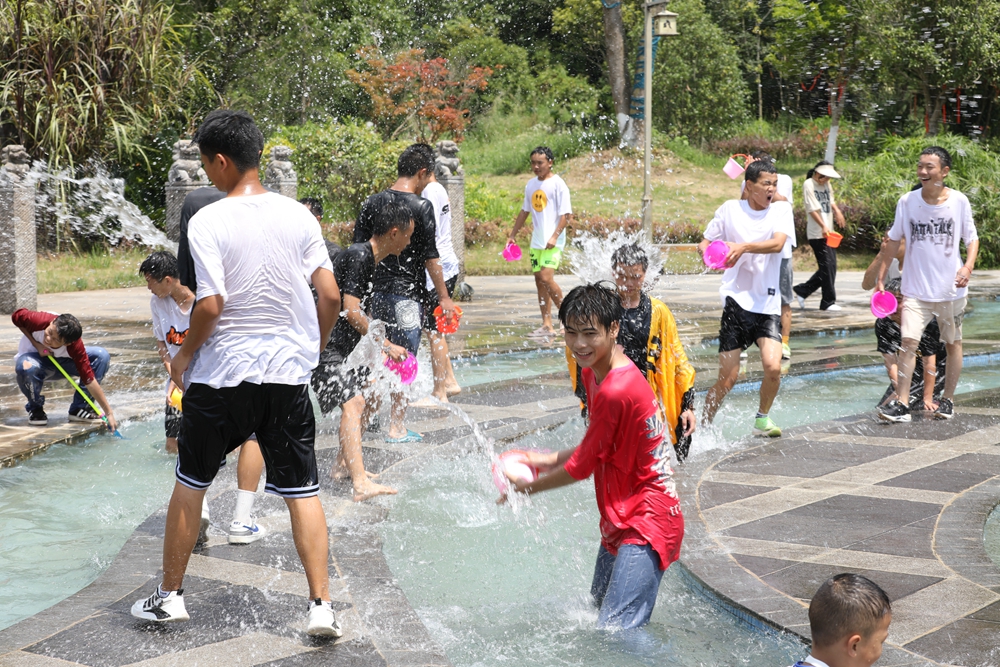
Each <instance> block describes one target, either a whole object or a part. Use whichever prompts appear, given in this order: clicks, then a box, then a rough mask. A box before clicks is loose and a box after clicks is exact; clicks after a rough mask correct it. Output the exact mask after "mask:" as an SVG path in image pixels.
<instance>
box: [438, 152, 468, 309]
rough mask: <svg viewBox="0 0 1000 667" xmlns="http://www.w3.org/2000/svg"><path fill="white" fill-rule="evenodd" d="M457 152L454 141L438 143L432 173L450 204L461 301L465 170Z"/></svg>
mask: <svg viewBox="0 0 1000 667" xmlns="http://www.w3.org/2000/svg"><path fill="white" fill-rule="evenodd" d="M458 151H459V148H458V144H456V143H455V142H454V141H439V142H438V143H437V149H436V150H435V153H436V154H437V159H436V161H435V164H434V172H435V175H436V176H437V179H438V182H439V183H441V185H443V186H444V189H445V190H447V191H448V199H449V201H450V203H451V242H452V245H453V246H454V247H455V254H456V255H458V266H459V269H458V282H457V283H456V285H455V298H456V299H461V298H462V296H463V295H464V294H465V292H466V289H465V288H463V287H462V285H464V283H465V170H464V169H462V165H461V163H460V162H459V159H458ZM470 296H471V293H470ZM463 300H464V299H463Z"/></svg>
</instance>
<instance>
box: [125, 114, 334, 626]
mask: <svg viewBox="0 0 1000 667" xmlns="http://www.w3.org/2000/svg"><path fill="white" fill-rule="evenodd" d="M195 141H196V142H197V143H198V145H199V148H200V149H201V159H202V163H203V165H204V167H205V172H206V173H207V174H208V176H209V178H210V179H211V180H212V182H213V183H214V184H215V185H216V186H217V187H218V188H220V189H221V190H224V191H225V192H226V193H227V197H226V198H225V199H223V200H221V201H218V202H216V203H214V204H212V205H210V206H206V207H205V208H204V209H202V210H201V211H199V212H198V214H197V215H195V216H194V217H193V218H192V219H191V222H190V228H189V230H188V232H189V240H190V246H191V253H192V255H193V258H194V263H195V269H196V272H197V280H198V290H197V295H198V301H197V303H196V305H195V307H194V310H193V311H192V314H191V323H190V328H189V330H188V334H187V336H186V337H185V339H184V343H183V344H182V345H181V349H180V351H179V352H178V353H177V354H176V355H175V356H174V358H173V360H172V363H171V368H170V370H171V379H172V380H173V381H174V384H176V385H178V386H181V385H184V386H185V388H186V390H185V396H184V413H183V424H182V429H181V437H180V439H179V440H178V463H177V471H176V477H177V482H176V484H175V485H174V490H173V494H172V495H171V498H170V504H169V506H168V509H167V523H166V530H165V535H164V541H163V580H162V583H161V584H160V585H158V586H157V588H156V591H154V592H153V594H152V595H150V596H149V597H148V598H146V599H144V600H138V601H136V603H135V604H134V605H133V606H132V610H131V611H132V615H133V616H136V617H138V618H141V619H144V620H147V621H152V622H156V623H167V622H175V621H186V620H188V618H189V616H188V613H187V610H186V609H185V605H184V598H183V590H182V589H181V585H182V584H183V580H184V573H185V570H186V569H187V565H188V560H189V559H190V556H191V550H192V548H193V547H194V545H195V541H196V540H197V537H198V525H199V520H198V519H199V515H200V510H201V505H202V499H203V497H204V494H205V490H206V489H207V488H208V486H209V485H210V484H211V483H212V480H213V479H214V477H215V475H216V474H217V472H218V469H219V461H220V460H221V459H222V457H223V456H225V454H226V453H227V452H229V451H232V450H233V449H235V448H236V447H238V446H239V445H241V444H243V442H244V441H245V440H246V439H247V438H248V437H249V435H250V434H251V433H256V434H257V438H258V442H259V443H260V449H261V453H262V454H263V456H264V461H265V465H266V467H267V485H266V487H265V488H266V490H267V491H268V492H269V493H273V494H275V495H278V496H281V497H282V498H284V500H285V503H286V505H287V506H288V510H289V514H290V515H291V525H292V535H293V538H294V541H295V546H296V550H297V551H298V554H299V558H300V560H301V561H302V565H303V569H304V570H305V574H306V580H307V582H308V586H309V598H310V599H311V600H312V602H311V603H310V606H309V613H308V620H307V623H308V625H307V632H308V633H309V634H310V635H319V636H334V637H337V636H340V634H341V630H340V626H339V624H338V623H337V619H336V616H335V615H334V612H333V608H332V607H331V606H330V592H329V571H328V559H329V554H328V549H329V544H328V540H327V527H326V517H325V514H324V512H323V507H322V504H321V503H320V500H319V498H318V496H317V495H316V494H317V493H318V491H319V478H318V474H317V470H316V453H315V448H314V445H315V434H316V423H315V417H314V415H313V410H312V403H311V402H310V399H309V378H310V375H311V373H312V369H313V368H315V366H316V363H317V362H318V361H319V354H320V351H321V350H322V349H323V347H325V345H326V341H327V339H328V338H329V336H330V332H331V330H332V329H333V325H334V322H335V321H336V319H337V315H338V313H339V311H340V294H339V290H338V288H337V285H336V280H335V278H334V276H333V270H332V269H333V267H332V265H331V264H330V258H329V255H328V253H327V250H326V245H325V244H324V242H323V236H322V234H321V232H320V227H319V223H317V222H316V219H315V218H314V217H313V216H312V215H311V214H310V213H309V212H308V211H307V210H306V208H305V207H303V206H302V205H301V204H299V203H298V202H296V201H295V200H293V199H289V198H287V197H282V196H281V195H278V194H274V193H271V192H268V191H267V190H265V189H264V187H263V186H262V185H261V183H260V180H259V178H258V168H259V164H260V154H261V151H262V150H263V146H264V137H263V135H262V134H261V132H260V130H259V129H258V128H257V126H256V125H255V124H254V122H253V119H252V118H251V117H250V116H249V115H248V114H246V113H245V112H240V111H223V110H219V111H213V112H212V113H210V114H209V115H208V116H207V117H206V118H205V121H204V122H203V123H202V124H201V126H200V127H199V128H198V131H197V132H196V133H195ZM310 282H311V283H312V285H313V286H314V287H315V288H316V293H317V295H318V301H317V302H314V301H313V298H312V295H311V293H310V290H309V283H310ZM262 297H263V298H262ZM195 353H197V356H196V354H195Z"/></svg>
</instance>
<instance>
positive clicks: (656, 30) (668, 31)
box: [653, 12, 677, 37]
mask: <svg viewBox="0 0 1000 667" xmlns="http://www.w3.org/2000/svg"><path fill="white" fill-rule="evenodd" d="M653 34H654V35H656V36H657V37H667V36H670V35H676V34H677V14H675V13H673V12H660V13H659V14H657V15H656V16H654V17H653Z"/></svg>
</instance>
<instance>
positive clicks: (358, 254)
mask: <svg viewBox="0 0 1000 667" xmlns="http://www.w3.org/2000/svg"><path fill="white" fill-rule="evenodd" d="M333 275H334V276H336V278H337V286H338V287H339V288H340V304H341V308H346V304H344V297H345V296H347V295H350V296H353V297H356V298H357V299H358V301H360V302H361V311H362V312H367V310H368V300H369V297H371V295H372V280H373V279H374V277H375V254H374V253H373V252H372V244H371V242H370V241H367V242H365V243H355V244H353V245H352V246H350V247H349V248H347V249H346V250H342V251H341V252H340V254H339V255H337V259H336V261H334V263H333ZM359 340H361V334H360V333H359V332H358V330H357V329H355V328H354V327H352V326H351V323H350V322H348V321H347V318H346V317H344V316H341V317H338V318H337V323H336V324H335V325H334V327H333V334H332V335H331V336H330V342H329V343H328V344H327V349H332V350H334V351H336V352H337V353H338V354H339V355H340V356H342V357H344V358H347V355H349V354H350V353H351V352H352V351H353V350H354V348H355V347H357V344H358V341H359Z"/></svg>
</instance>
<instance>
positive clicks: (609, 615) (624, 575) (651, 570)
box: [590, 544, 664, 630]
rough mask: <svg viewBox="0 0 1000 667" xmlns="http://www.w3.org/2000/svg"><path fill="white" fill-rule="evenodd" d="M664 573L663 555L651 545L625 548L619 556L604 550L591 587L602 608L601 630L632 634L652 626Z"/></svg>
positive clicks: (602, 548) (627, 545) (599, 552)
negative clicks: (657, 595) (661, 562)
mask: <svg viewBox="0 0 1000 667" xmlns="http://www.w3.org/2000/svg"><path fill="white" fill-rule="evenodd" d="M663 572H664V570H661V569H660V557H659V555H658V554H657V553H656V552H655V551H653V547H651V546H649V545H648V544H623V545H621V547H619V548H618V555H617V556H612V555H611V554H610V553H609V552H608V550H607V549H605V548H604V547H603V546H602V547H601V548H600V550H599V551H598V552H597V565H596V566H595V567H594V583H593V584H591V587H590V594H591V595H592V596H593V597H594V603H595V604H596V605H597V606H598V607H600V613H599V615H598V617H597V627H599V628H606V629H614V630H629V629H632V628H638V627H640V626H643V625H645V624H646V623H649V617H650V616H651V615H652V613H653V606H654V605H655V604H656V594H657V592H658V591H659V589H660V580H661V579H662V578H663Z"/></svg>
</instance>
